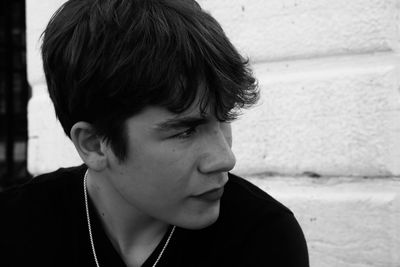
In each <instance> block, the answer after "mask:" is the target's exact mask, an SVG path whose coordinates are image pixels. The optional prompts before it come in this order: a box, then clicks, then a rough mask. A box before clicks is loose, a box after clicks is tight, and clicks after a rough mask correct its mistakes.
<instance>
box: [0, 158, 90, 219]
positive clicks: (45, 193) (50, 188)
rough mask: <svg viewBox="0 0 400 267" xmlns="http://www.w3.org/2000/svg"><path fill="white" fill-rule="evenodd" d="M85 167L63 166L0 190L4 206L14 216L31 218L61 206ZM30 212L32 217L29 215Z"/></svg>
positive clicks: (0, 197)
mask: <svg viewBox="0 0 400 267" xmlns="http://www.w3.org/2000/svg"><path fill="white" fill-rule="evenodd" d="M84 170H85V167H84V166H83V165H82V166H79V167H71V168H61V169H58V170H57V171H54V172H50V173H46V174H42V175H39V176H37V177H35V178H33V179H31V180H30V181H29V182H27V183H25V184H23V185H21V186H18V187H16V188H12V189H10V190H6V191H4V192H1V193H0V210H1V212H2V214H3V215H7V218H9V219H10V220H12V219H13V220H15V219H17V218H22V217H24V218H28V217H29V216H30V215H33V214H36V215H38V214H42V213H45V212H46V210H48V209H50V208H52V207H53V208H57V207H58V206H59V204H60V202H62V201H64V200H65V197H66V195H67V194H69V191H70V189H71V188H72V187H74V186H75V187H76V183H77V180H78V177H79V175H80V174H81V173H83V172H84ZM27 216H28V217H27Z"/></svg>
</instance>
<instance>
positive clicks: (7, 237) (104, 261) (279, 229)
mask: <svg viewBox="0 0 400 267" xmlns="http://www.w3.org/2000/svg"><path fill="white" fill-rule="evenodd" d="M85 170H86V167H85V166H84V165H82V166H80V167H74V168H66V169H59V170H58V171H56V172H53V173H49V174H45V175H41V176H38V177H36V178H34V179H33V180H32V181H31V182H29V183H28V184H26V185H24V186H22V187H20V188H18V189H14V190H11V191H6V192H3V193H0V214H1V216H0V266H2V267H8V266H13V267H19V266H21V267H22V266H24V267H25V266H41V267H45V266H52V267H53V266H54V267H55V266H96V265H95V262H94V258H93V254H92V250H91V245H90V240H89V234H88V226H87V220H86V213H85V212H86V211H85V204H84V194H83V182H82V179H83V176H84V172H85ZM90 210H91V211H92V212H91V220H92V231H93V238H94V242H95V245H96V254H97V257H98V260H99V264H100V266H102V267H107V266H112V267H120V266H125V265H124V263H123V261H122V259H121V258H120V256H119V255H118V253H117V252H116V250H115V249H114V248H113V246H112V245H111V242H110V240H109V239H108V238H107V236H106V234H105V232H104V230H103V228H102V226H101V222H100V221H99V219H98V217H97V216H96V214H95V212H94V211H93V210H94V207H93V205H92V204H91V203H90ZM167 235H168V232H167V233H166V235H165V236H164V238H163V240H161V242H160V244H159V245H158V246H157V248H156V249H155V251H154V252H153V253H152V254H151V255H150V257H149V258H148V259H147V260H146V262H145V263H144V264H143V265H142V266H143V267H148V266H152V265H153V263H154V261H155V260H156V258H157V256H158V255H159V252H160V251H161V249H162V247H163V245H164V243H165V240H166V238H167ZM157 266H158V267H180V266H185V267H192V266H199V267H200V266H201V267H205V266H230V267H233V266H241V267H259V266H266V267H267V266H271V267H306V266H309V264H308V253H307V246H306V242H305V239H304V235H303V233H302V231H301V228H300V226H299V224H298V223H297V221H296V219H295V217H294V216H293V214H292V212H291V211H290V210H289V209H287V208H286V207H284V206H283V205H282V204H280V203H279V202H278V201H276V200H275V199H273V198H272V197H271V196H269V195H268V194H267V193H265V192H264V191H262V190H261V189H259V188H258V187H256V186H254V185H252V184H251V183H249V182H247V181H246V180H244V179H242V178H239V177H237V176H235V175H233V174H229V182H228V183H227V184H226V186H225V192H224V195H223V197H222V199H221V210H220V216H219V218H218V220H217V221H216V222H215V223H214V224H213V225H211V226H209V227H207V228H204V229H201V230H186V229H182V228H178V227H177V228H176V230H175V232H174V234H173V236H172V238H171V240H170V242H169V244H168V247H167V248H166V250H165V251H164V253H163V255H162V257H161V259H160V261H159V262H158V264H157Z"/></svg>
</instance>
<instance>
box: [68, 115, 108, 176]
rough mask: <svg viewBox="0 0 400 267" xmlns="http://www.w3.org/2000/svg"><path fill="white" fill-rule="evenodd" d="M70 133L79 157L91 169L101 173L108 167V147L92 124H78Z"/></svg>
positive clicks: (81, 122)
mask: <svg viewBox="0 0 400 267" xmlns="http://www.w3.org/2000/svg"><path fill="white" fill-rule="evenodd" d="M70 133H71V140H72V142H73V143H74V145H75V148H76V150H77V151H78V153H79V156H80V157H81V159H82V160H83V162H85V164H86V165H87V166H88V167H89V168H90V169H93V170H96V171H101V170H103V169H104V168H106V167H107V153H106V149H107V145H106V144H105V141H104V139H103V138H102V137H101V136H98V135H97V134H96V131H95V129H94V128H93V126H92V125H91V124H90V123H87V122H83V121H80V122H77V123H75V124H74V125H73V126H72V128H71V132H70Z"/></svg>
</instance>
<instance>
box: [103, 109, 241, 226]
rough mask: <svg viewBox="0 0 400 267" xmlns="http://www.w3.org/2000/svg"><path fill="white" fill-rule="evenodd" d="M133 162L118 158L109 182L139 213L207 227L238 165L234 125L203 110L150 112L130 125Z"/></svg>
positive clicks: (129, 156) (129, 153) (129, 146)
mask: <svg viewBox="0 0 400 267" xmlns="http://www.w3.org/2000/svg"><path fill="white" fill-rule="evenodd" d="M126 132H127V158H126V160H125V161H124V162H122V163H121V162H119V161H118V159H117V158H114V157H112V158H111V161H110V162H111V163H110V165H109V167H110V168H109V172H108V178H109V179H110V182H111V183H112V186H113V187H114V189H115V191H116V192H117V193H118V194H119V195H120V196H121V197H122V199H124V201H125V202H127V203H128V204H129V205H131V206H132V208H133V209H135V210H138V211H139V212H141V213H143V214H145V215H148V216H150V217H152V218H154V219H156V220H160V221H163V222H166V223H169V224H173V225H177V226H180V227H184V228H189V229H196V228H203V227H206V226H208V225H210V224H212V223H213V222H215V221H216V219H217V218H218V215H219V208H220V198H221V196H222V193H223V187H224V185H225V184H226V182H227V181H228V175H227V172H228V171H230V170H231V169H232V168H233V167H234V165H235V157H234V155H233V153H232V151H231V145H232V136H231V127H230V125H229V123H221V122H219V121H218V120H217V119H216V118H215V116H214V115H212V114H207V115H206V116H205V117H202V116H200V112H199V110H198V108H192V109H190V110H188V111H187V112H185V113H182V114H179V115H176V114H173V113H170V112H168V111H167V110H166V109H164V108H160V107H147V108H146V109H145V110H144V111H143V112H141V113H140V114H139V115H135V116H133V117H131V118H129V119H128V120H127V121H126Z"/></svg>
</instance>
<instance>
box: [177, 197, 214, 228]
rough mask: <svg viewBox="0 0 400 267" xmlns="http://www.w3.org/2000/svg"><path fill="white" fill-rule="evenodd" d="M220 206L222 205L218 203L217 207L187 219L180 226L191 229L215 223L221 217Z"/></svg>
mask: <svg viewBox="0 0 400 267" xmlns="http://www.w3.org/2000/svg"><path fill="white" fill-rule="evenodd" d="M219 206H220V205H219V203H218V205H217V206H216V207H213V208H212V209H211V210H209V211H208V212H204V213H202V214H197V215H196V216H192V217H191V218H190V219H189V220H185V222H184V223H183V224H182V226H180V227H182V228H185V229H191V230H199V229H203V228H206V227H208V226H210V225H212V224H214V223H215V222H216V221H217V220H218V217H219V213H220V207H219Z"/></svg>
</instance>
